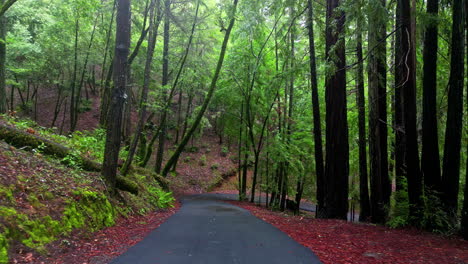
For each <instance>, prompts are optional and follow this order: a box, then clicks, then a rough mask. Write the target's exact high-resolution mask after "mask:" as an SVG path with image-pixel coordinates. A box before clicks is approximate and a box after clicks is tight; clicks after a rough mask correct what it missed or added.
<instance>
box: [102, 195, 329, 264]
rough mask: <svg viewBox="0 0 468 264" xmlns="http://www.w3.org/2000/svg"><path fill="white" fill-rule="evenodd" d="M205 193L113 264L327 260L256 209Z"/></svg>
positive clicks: (191, 199)
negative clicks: (242, 206) (256, 212)
mask: <svg viewBox="0 0 468 264" xmlns="http://www.w3.org/2000/svg"><path fill="white" fill-rule="evenodd" d="M229 199H230V197H229V196H225V195H221V194H202V195H194V196H189V197H186V198H184V199H182V201H181V202H182V207H181V208H180V210H179V212H177V213H176V214H175V215H173V216H172V217H171V218H169V219H168V220H167V221H166V222H165V223H163V224H162V225H161V226H160V227H159V228H158V229H156V230H154V231H153V232H151V233H150V234H149V235H148V236H147V237H146V238H145V239H144V240H143V241H141V242H140V243H138V244H136V245H135V246H133V247H132V248H130V249H129V250H128V251H127V252H126V253H124V254H123V255H121V256H119V257H118V258H116V259H114V261H113V262H111V263H112V264H130V263H131V264H262V263H268V264H273V263H281V264H310V263H321V262H320V261H319V259H318V258H317V256H315V255H314V254H313V253H312V251H310V250H309V249H307V248H305V247H303V246H302V245H300V244H298V243H297V242H295V241H294V240H292V239H291V238H290V237H288V236H287V235H286V234H284V233H283V232H281V231H280V230H278V229H276V228H275V227H273V226H272V225H270V224H268V223H266V222H264V221H262V220H260V219H258V218H256V217H255V216H253V215H252V214H250V212H248V211H247V210H245V209H242V208H239V207H237V206H234V205H231V204H228V203H225V202H223V200H229Z"/></svg>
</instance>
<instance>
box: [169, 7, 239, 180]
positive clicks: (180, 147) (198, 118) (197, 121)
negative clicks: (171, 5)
mask: <svg viewBox="0 0 468 264" xmlns="http://www.w3.org/2000/svg"><path fill="white" fill-rule="evenodd" d="M237 3H238V0H234V4H233V7H232V12H231V14H230V15H231V19H230V22H229V26H228V28H227V29H226V33H225V35H224V40H223V45H222V46H221V53H220V55H219V58H218V64H217V66H216V70H215V73H214V75H213V79H212V80H211V85H210V88H209V90H208V94H207V95H206V97H205V100H204V102H203V105H202V106H201V108H200V110H199V112H198V114H197V116H196V117H195V120H194V122H193V124H192V126H191V127H190V129H189V130H188V131H187V133H186V134H185V135H184V137H183V138H182V140H181V142H180V144H179V145H178V146H177V148H176V150H175V151H174V154H172V156H171V157H170V158H169V160H168V161H167V163H166V165H165V166H164V169H163V170H162V173H161V174H162V176H167V174H168V173H169V170H170V169H171V168H172V166H174V164H175V163H177V160H178V159H179V156H180V154H181V153H182V151H183V150H184V148H185V146H186V145H187V143H188V141H189V140H190V138H191V137H192V135H193V133H195V130H196V129H197V128H198V126H199V125H200V122H201V120H202V118H203V115H204V114H205V111H206V109H207V108H208V105H209V104H210V100H211V98H212V97H213V93H214V91H215V89H216V83H217V81H218V78H219V74H220V72H221V68H222V66H223V62H224V56H225V55H226V50H227V44H228V42H229V36H230V35H231V31H232V28H233V27H234V22H235V21H236V17H235V16H236V9H237Z"/></svg>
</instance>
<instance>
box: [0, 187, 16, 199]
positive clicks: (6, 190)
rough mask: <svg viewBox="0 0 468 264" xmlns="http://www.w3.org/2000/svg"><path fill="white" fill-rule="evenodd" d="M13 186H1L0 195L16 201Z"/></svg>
mask: <svg viewBox="0 0 468 264" xmlns="http://www.w3.org/2000/svg"><path fill="white" fill-rule="evenodd" d="M12 189H13V186H12V185H11V186H0V197H2V199H3V198H5V199H6V201H7V202H10V203H16V201H15V197H14V196H13V191H12Z"/></svg>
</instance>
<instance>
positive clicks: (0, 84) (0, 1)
mask: <svg viewBox="0 0 468 264" xmlns="http://www.w3.org/2000/svg"><path fill="white" fill-rule="evenodd" d="M4 3H5V2H4V0H0V5H2V7H3V6H4ZM5 37H6V18H5V17H4V16H3V15H0V114H3V113H6V111H7V101H6V98H7V95H6V71H5V68H6V65H5V64H6V43H5Z"/></svg>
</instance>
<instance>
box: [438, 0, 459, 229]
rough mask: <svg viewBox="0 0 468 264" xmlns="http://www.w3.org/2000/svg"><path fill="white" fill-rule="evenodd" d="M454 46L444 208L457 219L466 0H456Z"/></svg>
mask: <svg viewBox="0 0 468 264" xmlns="http://www.w3.org/2000/svg"><path fill="white" fill-rule="evenodd" d="M452 10H453V16H452V17H453V24H452V48H451V60H450V78H449V92H448V109H447V125H446V129H445V145H444V160H443V171H442V182H443V186H444V189H443V197H442V200H443V202H444V208H445V210H446V212H447V213H448V215H449V217H450V218H451V219H452V221H453V222H454V223H455V222H456V219H457V211H458V190H459V184H460V183H459V182H460V150H461V138H462V128H463V123H462V119H463V79H464V58H465V57H464V50H465V49H464V47H465V37H464V36H465V35H464V34H465V29H464V21H465V20H464V2H463V0H454V1H453V6H452Z"/></svg>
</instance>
